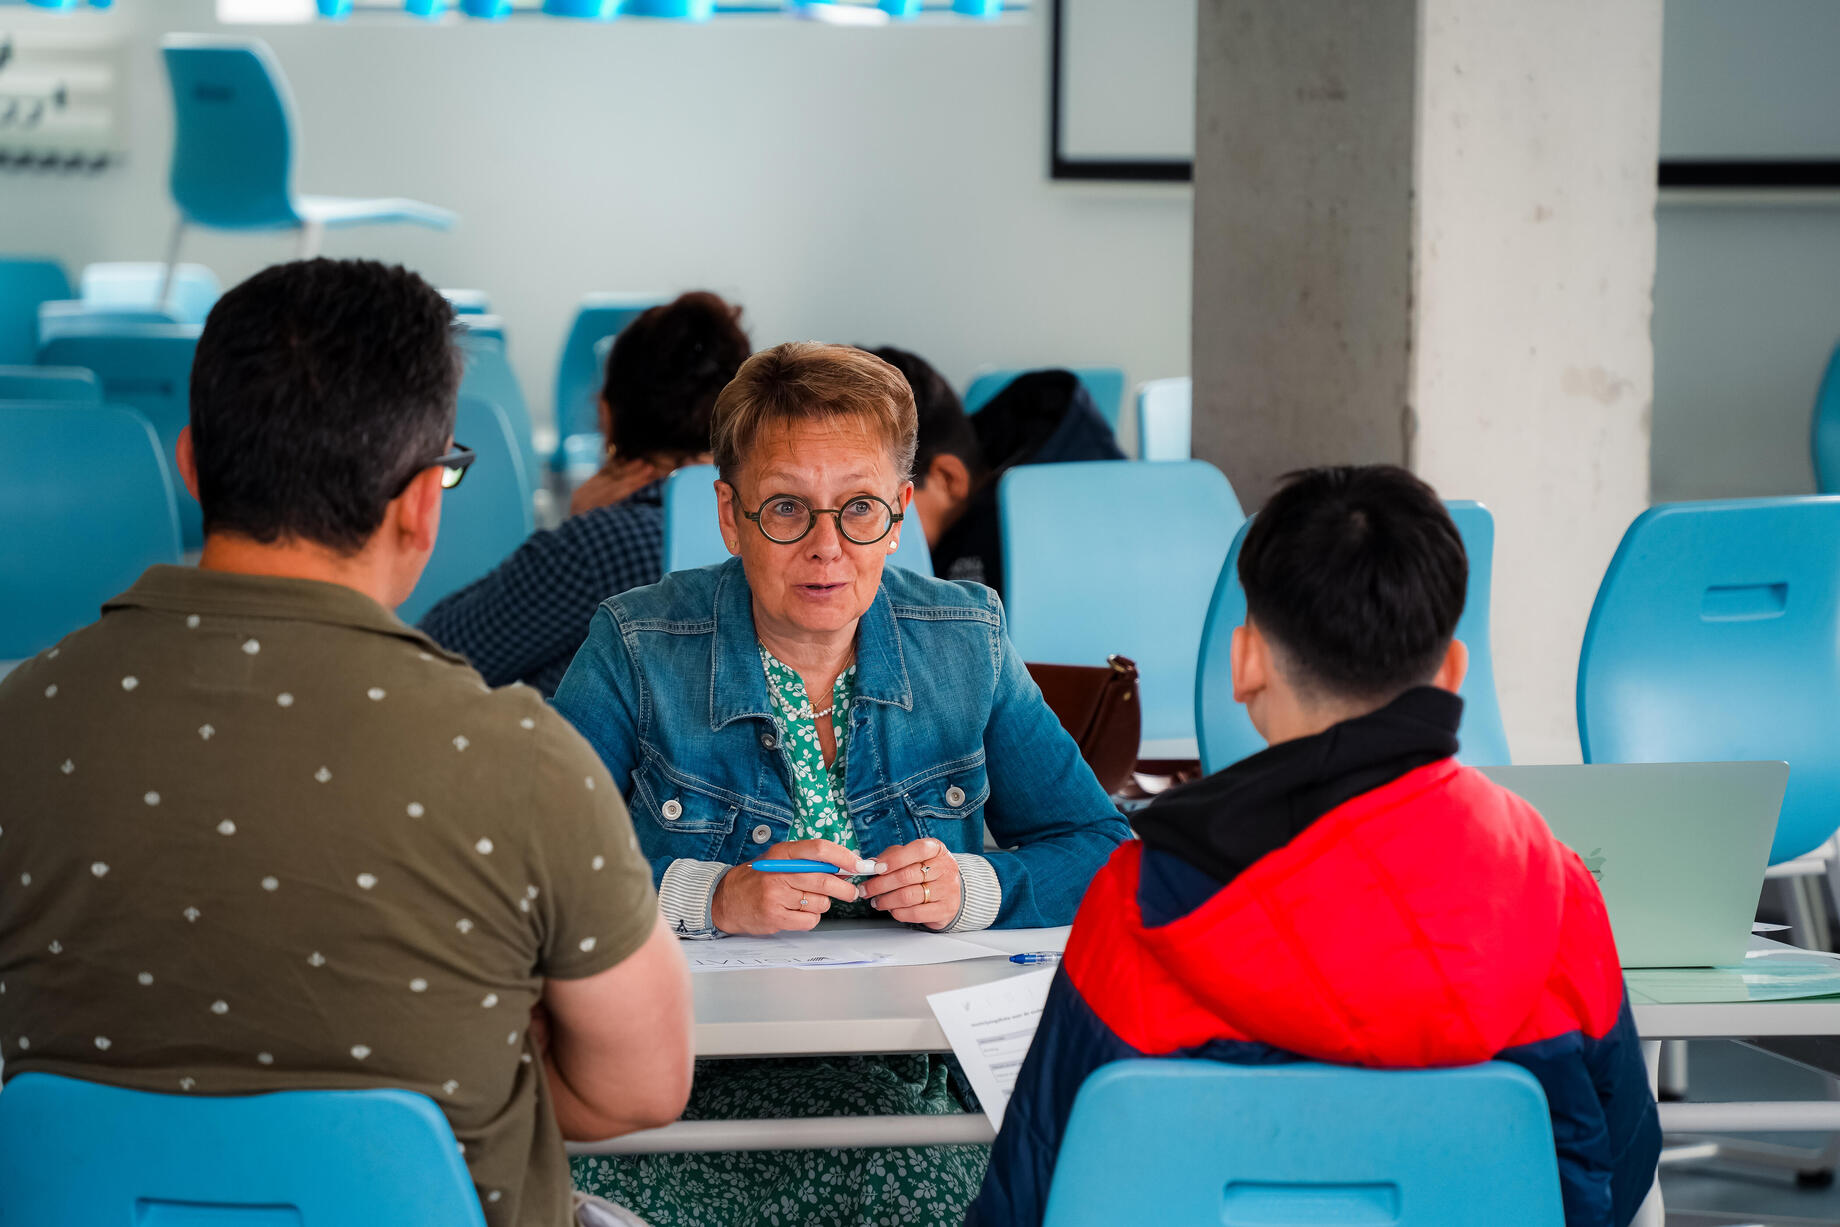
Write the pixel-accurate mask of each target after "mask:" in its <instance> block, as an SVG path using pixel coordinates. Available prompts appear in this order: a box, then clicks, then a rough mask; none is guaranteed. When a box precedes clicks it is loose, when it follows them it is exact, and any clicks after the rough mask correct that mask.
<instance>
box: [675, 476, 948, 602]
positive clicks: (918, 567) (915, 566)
mask: <svg viewBox="0 0 1840 1227" xmlns="http://www.w3.org/2000/svg"><path fill="white" fill-rule="evenodd" d="M716 476H717V474H716V466H715V465H713V464H693V465H689V466H687V467H685V468H681V469H679V470H677V471H676V472H675V473H673V474H671V475H670V476H669V477H667V478H665V479H664V569H665V572H666V573H667V574H669V573H670V572H672V571H687V570H689V569H691V568H692V567H707V566H712V565H714V564H715V563H718V562H727V561H728V559H729V553H728V546H727V545H726V544H724V543H723V541H722V527H721V520H720V519H719V518H718V517H719V515H720V511H719V509H718V507H717V504H716V489H715V482H716ZM749 531H750V532H751V531H753V526H752V525H749ZM888 561H889V562H892V563H893V564H894V565H896V566H897V567H906V568H907V569H908V570H909V571H918V572H919V573H920V574H922V575H931V574H932V573H933V554H932V551H930V550H929V549H927V546H926V532H925V530H924V529H922V528H921V526H920V517H919V516H918V515H916V514H915V513H914V510H913V508H911V507H909V508H908V509H907V518H906V519H905V520H903V521H902V522H901V546H900V548H899V549H897V550H896V551H895V552H894V553H893V554H890V555H889V556H888Z"/></svg>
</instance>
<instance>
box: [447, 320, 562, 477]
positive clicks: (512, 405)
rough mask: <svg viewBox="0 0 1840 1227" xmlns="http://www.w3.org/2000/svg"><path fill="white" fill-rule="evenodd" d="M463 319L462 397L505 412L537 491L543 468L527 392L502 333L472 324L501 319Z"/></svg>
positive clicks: (525, 469)
mask: <svg viewBox="0 0 1840 1227" xmlns="http://www.w3.org/2000/svg"><path fill="white" fill-rule="evenodd" d="M463 319H464V321H466V323H467V327H466V329H465V331H463V332H462V333H461V334H460V350H461V353H462V354H463V355H464V356H465V359H466V372H465V374H464V375H462V376H461V379H460V395H462V396H476V397H478V398H480V399H481V400H488V401H491V402H492V403H493V404H495V405H497V406H498V407H499V409H500V410H502V411H503V413H504V415H505V421H506V423H507V424H508V425H509V426H510V427H511V435H512V438H513V439H514V440H516V442H517V454H518V463H519V464H520V465H522V466H523V469H524V477H525V480H526V481H527V482H529V484H530V488H531V489H532V490H536V489H537V488H539V487H540V486H541V485H542V483H543V466H542V464H541V462H539V461H538V459H537V449H536V444H535V442H534V441H533V431H534V427H533V426H532V423H531V420H530V406H529V405H527V404H526V403H525V401H524V391H523V389H522V388H521V387H520V386H519V385H518V381H517V374H516V372H514V371H513V370H512V369H511V361H510V359H509V357H508V356H507V355H506V353H505V340H504V334H503V332H502V331H500V332H497V333H495V332H494V331H493V330H492V329H491V328H490V327H486V328H475V327H473V326H472V323H471V322H472V321H474V320H487V321H493V322H496V321H497V319H498V317H497V316H495V315H468V316H464V317H463Z"/></svg>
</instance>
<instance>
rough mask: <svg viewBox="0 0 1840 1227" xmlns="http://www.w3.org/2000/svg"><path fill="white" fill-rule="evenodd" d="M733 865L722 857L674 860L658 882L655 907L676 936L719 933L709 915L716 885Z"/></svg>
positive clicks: (699, 935) (702, 936)
mask: <svg viewBox="0 0 1840 1227" xmlns="http://www.w3.org/2000/svg"><path fill="white" fill-rule="evenodd" d="M733 868H734V866H733V865H727V864H724V863H723V862H721V861H692V860H675V861H672V862H671V863H670V864H669V865H668V866H666V867H665V871H664V880H663V881H661V882H659V883H658V910H659V911H660V912H661V913H663V914H664V918H665V923H667V924H669V925H670V926H671V932H673V933H675V934H677V936H679V937H696V938H709V937H721V936H722V933H721V932H720V931H718V930H717V929H716V925H715V921H714V919H712V917H711V915H710V909H711V906H712V905H713V904H714V903H715V898H716V887H717V886H719V885H721V882H722V876H723V875H724V874H726V873H727V872H728V871H729V870H730V869H733Z"/></svg>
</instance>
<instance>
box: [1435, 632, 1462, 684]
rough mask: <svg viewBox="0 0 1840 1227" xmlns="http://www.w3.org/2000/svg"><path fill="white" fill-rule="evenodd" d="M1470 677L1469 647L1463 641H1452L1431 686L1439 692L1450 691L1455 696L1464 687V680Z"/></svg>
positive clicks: (1445, 650) (1445, 651)
mask: <svg viewBox="0 0 1840 1227" xmlns="http://www.w3.org/2000/svg"><path fill="white" fill-rule="evenodd" d="M1468 676H1469V645H1468V644H1466V643H1464V642H1463V641H1462V640H1461V639H1452V640H1451V641H1450V646H1449V647H1447V648H1445V649H1444V663H1443V664H1441V665H1439V666H1438V670H1437V672H1436V673H1434V674H1432V675H1431V684H1432V685H1433V686H1436V687H1437V688H1438V689H1439V690H1448V691H1450V693H1452V694H1455V693H1457V691H1458V690H1459V689H1461V688H1462V686H1463V679H1464V678H1466V677H1468Z"/></svg>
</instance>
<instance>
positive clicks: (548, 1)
mask: <svg viewBox="0 0 1840 1227" xmlns="http://www.w3.org/2000/svg"><path fill="white" fill-rule="evenodd" d="M619 11H620V0H543V12H544V13H545V14H546V15H548V16H550V17H582V18H586V19H587V20H589V21H606V20H608V19H610V18H612V17H613V16H614V15H615V14H616V13H618V12H619Z"/></svg>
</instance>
